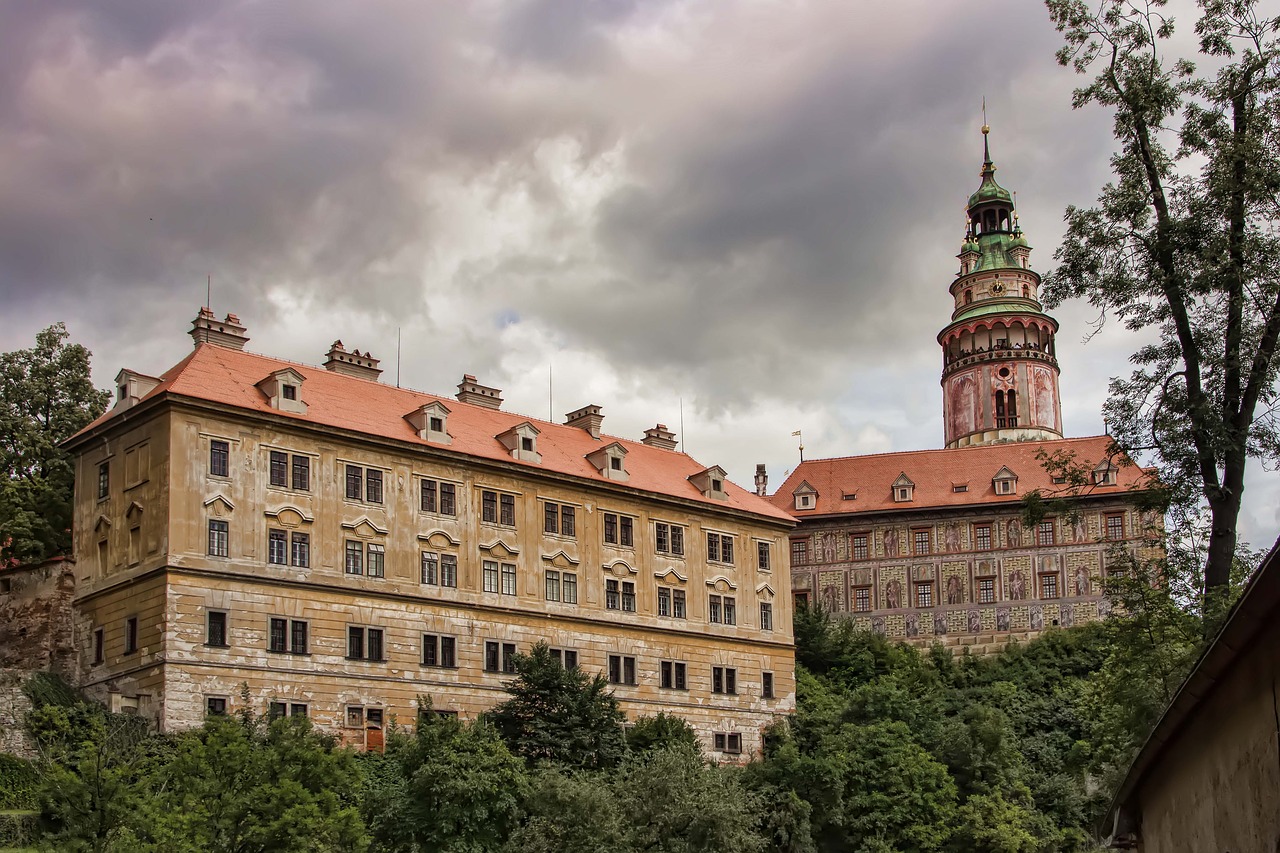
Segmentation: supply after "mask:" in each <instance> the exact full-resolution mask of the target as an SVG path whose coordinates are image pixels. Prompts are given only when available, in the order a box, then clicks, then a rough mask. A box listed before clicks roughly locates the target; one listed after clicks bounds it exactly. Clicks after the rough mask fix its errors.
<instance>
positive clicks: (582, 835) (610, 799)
mask: <svg viewBox="0 0 1280 853" xmlns="http://www.w3.org/2000/svg"><path fill="white" fill-rule="evenodd" d="M523 808H524V813H525V817H524V821H523V822H522V823H521V825H520V826H518V827H517V828H516V830H515V831H514V832H512V833H511V837H510V838H509V839H507V843H506V846H505V847H503V848H502V849H503V850H504V851H509V853H615V851H616V853H622V851H626V850H629V849H631V848H630V847H629V846H628V845H627V843H626V841H625V840H624V839H625V833H624V831H623V825H622V814H621V811H620V809H619V805H618V800H617V799H616V798H615V797H614V794H613V789H612V788H611V786H610V785H609V779H608V778H607V777H601V776H596V775H592V774H572V773H570V774H566V773H564V772H563V771H559V770H554V769H551V768H544V769H542V770H541V771H539V772H538V773H537V774H536V775H535V776H534V777H533V779H532V780H531V784H530V787H529V796H528V797H527V798H526V799H525V801H524V803H523Z"/></svg>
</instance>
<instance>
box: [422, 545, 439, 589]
mask: <svg viewBox="0 0 1280 853" xmlns="http://www.w3.org/2000/svg"><path fill="white" fill-rule="evenodd" d="M422 582H423V583H425V584H431V585H432V586H439V585H440V555H439V554H437V553H435V552H434V551H423V552H422Z"/></svg>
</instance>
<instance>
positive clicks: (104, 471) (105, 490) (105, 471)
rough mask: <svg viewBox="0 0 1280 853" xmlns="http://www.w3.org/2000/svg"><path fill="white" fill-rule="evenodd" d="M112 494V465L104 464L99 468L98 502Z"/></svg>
mask: <svg viewBox="0 0 1280 853" xmlns="http://www.w3.org/2000/svg"><path fill="white" fill-rule="evenodd" d="M110 493H111V463H110V462H103V463H102V464H100V465H99V466H98V500H102V499H103V498H105V497H106V496H107V495H109V494H110Z"/></svg>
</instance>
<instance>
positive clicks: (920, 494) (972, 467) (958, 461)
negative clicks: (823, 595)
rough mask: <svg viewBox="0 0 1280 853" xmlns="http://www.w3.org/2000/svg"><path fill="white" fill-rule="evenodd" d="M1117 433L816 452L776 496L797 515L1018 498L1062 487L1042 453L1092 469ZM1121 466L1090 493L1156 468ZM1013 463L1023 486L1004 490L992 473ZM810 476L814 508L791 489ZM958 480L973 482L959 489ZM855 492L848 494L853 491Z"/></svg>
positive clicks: (1139, 479)
mask: <svg viewBox="0 0 1280 853" xmlns="http://www.w3.org/2000/svg"><path fill="white" fill-rule="evenodd" d="M1110 447H1111V437H1110V436H1107V435H1095V436H1088V437H1086V438H1064V439H1059V440H1055V441H1027V442H1006V443H1003V444H991V445H983V446H978V447H962V448H956V449H953V450H910V451H905V452H900V453H876V454H868V455H866V456H845V457H839V458H834V459H811V460H806V461H805V462H802V463H800V465H799V466H798V467H797V468H796V469H795V470H794V471H792V472H791V473H790V474H789V475H788V476H787V479H786V482H784V483H783V484H782V485H781V486H780V487H779V488H778V491H777V492H775V493H774V494H773V495H772V497H770V498H769V500H771V501H772V502H773V505H774V506H776V507H778V508H779V509H781V510H785V511H786V512H789V513H791V514H792V515H793V516H794V517H795V518H800V519H803V518H806V517H808V516H814V515H830V514H844V513H869V512H900V511H903V510H910V509H922V508H929V507H962V506H968V505H972V504H990V503H1002V502H1008V503H1011V502H1016V501H1019V500H1021V499H1022V496H1023V495H1025V494H1027V492H1030V491H1032V490H1033V489H1040V490H1041V491H1044V492H1049V491H1051V490H1053V489H1060V488H1062V487H1061V486H1059V485H1055V484H1054V483H1053V482H1052V480H1051V478H1050V475H1049V473H1048V472H1047V471H1045V469H1044V467H1043V465H1042V463H1041V462H1040V460H1038V459H1037V458H1036V454H1037V453H1038V452H1039V451H1040V450H1041V449H1044V450H1046V451H1048V452H1054V451H1062V450H1065V451H1068V452H1072V453H1074V454H1075V455H1076V461H1077V463H1080V464H1084V465H1087V467H1088V468H1089V469H1092V468H1093V466H1094V465H1096V464H1098V463H1100V462H1101V461H1102V460H1103V459H1105V458H1106V457H1107V453H1108V449H1109V448H1110ZM1113 461H1114V462H1115V464H1116V466H1117V468H1118V469H1119V470H1118V471H1117V472H1116V485H1114V486H1096V487H1093V491H1092V492H1091V494H1095V495H1104V494H1119V493H1122V492H1127V491H1132V490H1135V489H1139V488H1142V487H1143V485H1144V484H1145V483H1147V482H1149V477H1150V476H1151V474H1150V473H1149V472H1148V471H1147V470H1146V469H1143V468H1140V467H1138V466H1137V465H1135V464H1133V463H1132V462H1130V461H1129V460H1128V458H1127V457H1124V456H1117V457H1116V458H1115V459H1114V460H1113ZM1003 467H1008V468H1009V470H1011V471H1012V472H1013V473H1014V474H1016V475H1017V477H1018V487H1017V494H1015V495H998V494H996V491H995V487H994V485H993V484H992V478H994V477H995V475H996V473H997V472H998V471H1000V469H1001V468H1003ZM901 474H906V475H907V477H908V478H910V479H911V481H912V482H913V483H915V489H914V491H913V499H912V500H911V501H910V502H902V503H898V502H895V501H894V500H893V494H892V490H891V486H892V484H893V482H894V481H895V480H897V479H898V477H899V475H901ZM804 482H808V483H809V484H810V485H811V486H812V487H813V488H814V489H816V490H817V492H818V495H817V500H816V501H815V502H814V507H813V508H812V509H806V510H797V509H795V508H794V507H795V503H794V499H793V493H794V492H795V490H796V489H797V488H799V486H800V484H801V483H804ZM956 485H967V486H968V489H967V490H966V491H963V492H957V491H955V489H954V488H953V486H956ZM855 493H856V495H857V497H856V498H855V499H854V500H845V499H844V495H846V494H855Z"/></svg>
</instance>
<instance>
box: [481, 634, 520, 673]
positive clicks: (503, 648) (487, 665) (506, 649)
mask: <svg viewBox="0 0 1280 853" xmlns="http://www.w3.org/2000/svg"><path fill="white" fill-rule="evenodd" d="M484 671H485V672H515V671H516V644H515V643H498V642H495V641H493V640H485V643H484Z"/></svg>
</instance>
